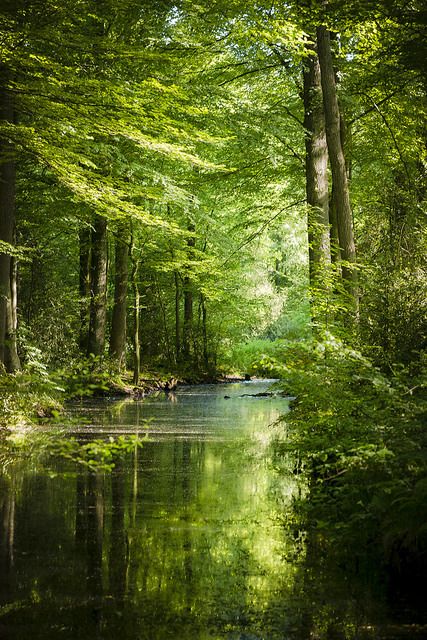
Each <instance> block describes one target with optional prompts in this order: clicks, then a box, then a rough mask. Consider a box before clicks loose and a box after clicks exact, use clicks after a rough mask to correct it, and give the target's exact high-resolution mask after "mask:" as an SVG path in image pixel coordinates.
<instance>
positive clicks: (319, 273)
mask: <svg viewBox="0 0 427 640" xmlns="http://www.w3.org/2000/svg"><path fill="white" fill-rule="evenodd" d="M304 128H305V150H306V155H305V166H306V196H307V204H308V219H307V227H308V244H309V274H310V287H311V290H312V315H313V319H314V317H315V315H316V309H315V306H316V304H315V298H316V295H315V292H316V291H317V290H319V289H324V288H325V286H327V285H326V282H327V274H326V269H327V265H328V264H329V263H330V260H331V253H330V240H329V193H328V145H327V141H326V130H325V115H324V109H323V98H322V86H321V80H320V66H319V59H318V57H317V54H316V52H315V51H313V53H312V55H310V56H309V57H308V59H307V63H306V67H305V69H304Z"/></svg>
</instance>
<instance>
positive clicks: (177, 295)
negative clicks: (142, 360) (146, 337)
mask: <svg viewBox="0 0 427 640" xmlns="http://www.w3.org/2000/svg"><path fill="white" fill-rule="evenodd" d="M173 275H174V281H175V362H179V359H180V357H181V314H180V308H179V306H180V300H181V294H180V290H179V274H178V271H174V274H173Z"/></svg>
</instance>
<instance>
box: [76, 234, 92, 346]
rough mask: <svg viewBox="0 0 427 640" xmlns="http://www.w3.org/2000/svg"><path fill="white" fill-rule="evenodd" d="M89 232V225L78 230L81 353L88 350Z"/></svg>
mask: <svg viewBox="0 0 427 640" xmlns="http://www.w3.org/2000/svg"><path fill="white" fill-rule="evenodd" d="M90 236H91V232H90V227H89V225H84V226H82V227H81V228H80V229H79V256H80V264H79V298H80V334H79V347H80V350H81V352H82V353H87V350H88V334H89V318H90V273H91V268H90V264H91V237H90Z"/></svg>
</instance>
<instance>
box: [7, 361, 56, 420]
mask: <svg viewBox="0 0 427 640" xmlns="http://www.w3.org/2000/svg"><path fill="white" fill-rule="evenodd" d="M36 355H38V354H36ZM35 365H36V368H35V369H33V371H24V372H18V373H16V374H13V375H12V374H10V375H7V374H1V373H0V427H8V428H10V427H13V426H18V425H23V424H28V423H29V422H31V421H34V420H40V419H44V418H52V417H55V416H58V415H59V414H60V412H61V410H62V392H63V389H62V388H61V387H59V386H58V383H57V381H56V380H55V379H54V378H52V377H51V376H50V375H49V374H48V373H47V370H46V369H45V368H44V366H43V365H42V364H40V362H39V361H38V360H37V361H36V362H35Z"/></svg>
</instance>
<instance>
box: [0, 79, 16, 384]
mask: <svg viewBox="0 0 427 640" xmlns="http://www.w3.org/2000/svg"><path fill="white" fill-rule="evenodd" d="M6 78H7V73H6V71H5V70H4V69H3V68H1V67H0V121H3V122H7V123H9V124H12V123H13V122H14V105H13V98H12V96H11V94H10V92H9V91H8V90H7V88H6V86H5V85H6ZM14 156H15V149H14V145H13V143H12V142H10V140H7V139H5V138H0V240H2V241H3V242H7V243H8V244H10V245H13V244H14V237H13V235H14V229H15V181H16V166H15V157H14ZM15 285H16V280H15V281H14V279H13V269H12V257H11V255H10V253H5V252H4V251H3V252H0V362H1V363H3V364H4V366H5V368H6V370H7V371H9V372H13V371H16V370H17V369H20V367H21V365H20V361H19V357H18V353H17V347H16V298H15V311H14V308H13V291H14V287H15ZM15 294H16V290H15Z"/></svg>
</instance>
